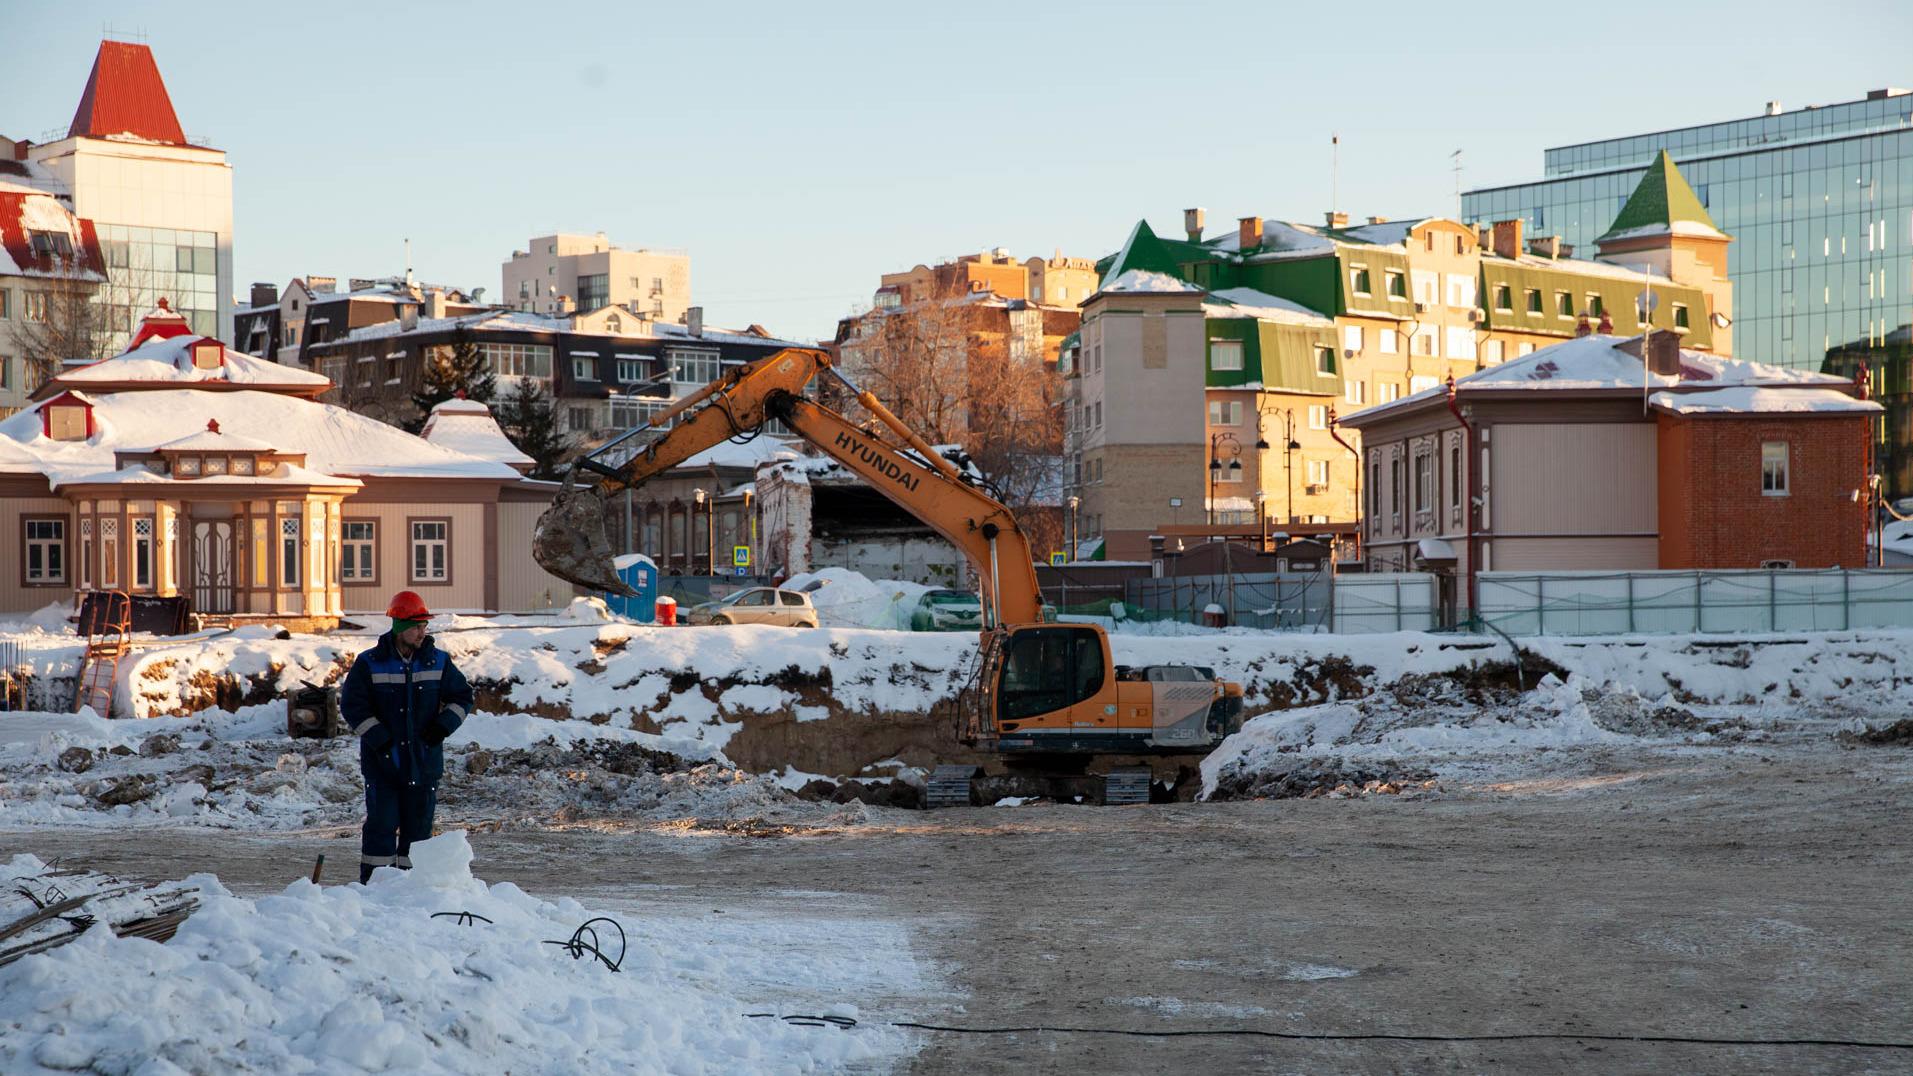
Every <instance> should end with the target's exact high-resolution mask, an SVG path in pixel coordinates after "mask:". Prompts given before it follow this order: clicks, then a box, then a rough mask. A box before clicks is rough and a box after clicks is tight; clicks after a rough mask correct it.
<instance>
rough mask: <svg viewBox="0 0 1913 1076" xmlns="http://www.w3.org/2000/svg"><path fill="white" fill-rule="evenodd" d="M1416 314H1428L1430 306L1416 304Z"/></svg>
mask: <svg viewBox="0 0 1913 1076" xmlns="http://www.w3.org/2000/svg"><path fill="white" fill-rule="evenodd" d="M1415 313H1417V314H1426V313H1428V304H1427V303H1416V304H1415Z"/></svg>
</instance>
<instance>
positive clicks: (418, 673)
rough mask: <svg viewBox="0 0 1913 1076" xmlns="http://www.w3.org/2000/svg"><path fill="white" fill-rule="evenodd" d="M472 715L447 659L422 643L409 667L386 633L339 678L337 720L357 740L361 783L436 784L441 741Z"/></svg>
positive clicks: (466, 689) (466, 690) (464, 687)
mask: <svg viewBox="0 0 1913 1076" xmlns="http://www.w3.org/2000/svg"><path fill="white" fill-rule="evenodd" d="M471 708H472V686H471V685H470V684H469V683H466V681H465V675H464V674H463V673H461V672H459V671H458V666H456V665H453V664H452V659H451V656H450V655H449V654H447V653H445V652H444V651H443V650H440V649H439V648H438V647H436V646H434V645H432V637H431V636H429V635H427V636H426V637H425V640H424V641H423V642H421V643H420V644H419V647H418V649H417V650H415V651H413V652H412V658H411V660H410V661H407V660H405V659H404V658H401V657H400V656H399V652H398V647H397V645H396V644H395V643H393V641H392V633H391V632H386V633H385V634H384V635H381V636H379V643H378V645H377V646H375V647H373V648H372V649H370V650H367V651H366V652H365V653H363V654H360V655H359V657H358V660H357V661H354V662H353V663H352V668H351V670H350V671H349V672H347V673H346V674H345V687H344V689H343V690H342V691H341V692H340V694H339V712H340V714H341V715H343V716H344V718H345V723H346V724H347V725H348V726H349V727H350V728H351V729H352V731H353V732H354V733H355V734H356V735H357V736H358V737H359V767H360V769H361V770H363V771H364V772H365V775H366V777H367V778H368V779H371V778H378V779H382V780H388V781H389V780H398V781H400V782H402V783H404V784H408V785H421V784H423V785H429V784H437V783H438V779H439V778H440V777H443V776H444V775H445V751H444V748H443V747H442V744H443V743H444V741H445V737H447V736H450V735H451V734H452V733H454V732H457V731H458V726H459V725H461V724H463V723H464V721H465V715H466V714H468V713H470V712H471Z"/></svg>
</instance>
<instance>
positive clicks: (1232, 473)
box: [1209, 460, 1246, 486]
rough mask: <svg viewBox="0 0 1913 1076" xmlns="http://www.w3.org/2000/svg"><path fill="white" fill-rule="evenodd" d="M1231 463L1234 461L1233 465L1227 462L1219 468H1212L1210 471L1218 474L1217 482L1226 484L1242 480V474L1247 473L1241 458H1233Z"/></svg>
mask: <svg viewBox="0 0 1913 1076" xmlns="http://www.w3.org/2000/svg"><path fill="white" fill-rule="evenodd" d="M1230 463H1233V464H1234V466H1233V467H1232V466H1230V465H1229V463H1225V464H1223V465H1222V466H1221V467H1219V468H1211V469H1210V472H1209V473H1210V474H1213V475H1215V476H1216V481H1217V482H1220V483H1221V484H1223V485H1225V486H1226V485H1231V484H1233V483H1236V482H1240V481H1242V476H1243V475H1244V474H1245V473H1246V472H1245V471H1244V470H1243V467H1242V461H1241V460H1231V461H1230Z"/></svg>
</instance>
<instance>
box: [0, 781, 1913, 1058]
mask: <svg viewBox="0 0 1913 1076" xmlns="http://www.w3.org/2000/svg"><path fill="white" fill-rule="evenodd" d="M1910 774H1913V750H1909V749H1908V748H1907V747H1904V746H1886V747H1840V746H1832V745H1828V746H1824V747H1817V748H1811V749H1802V748H1798V747H1796V748H1793V749H1790V750H1785V751H1775V752H1772V753H1763V752H1762V751H1761V750H1760V749H1757V748H1740V749H1736V750H1730V751H1721V752H1719V753H1714V752H1706V751H1701V752H1696V751H1692V750H1680V751H1660V750H1656V749H1653V748H1649V747H1643V748H1617V749H1613V750H1608V749H1604V748H1596V749H1590V750H1588V751H1586V752H1585V754H1584V755H1583V756H1582V757H1581V758H1579V759H1578V760H1577V762H1576V764H1575V765H1573V766H1569V767H1559V766H1557V767H1555V768H1554V769H1553V770H1551V771H1550V772H1549V773H1548V774H1547V775H1546V776H1544V777H1539V778H1536V779H1534V780H1529V781H1517V782H1513V783H1500V784H1487V783H1478V784H1468V783H1458V782H1453V781H1446V780H1445V781H1444V782H1443V786H1442V790H1441V792H1440V793H1438V794H1429V795H1422V796H1392V795H1372V796H1358V797H1354V798H1312V799H1284V800H1255V801H1239V802H1219V803H1179V804H1167V805H1153V806H1137V807H1123V808H1096V807H1080V806H1073V805H1055V804H1032V805H1027V806H1022V807H1017V808H1007V809H1006V808H1002V807H994V808H988V807H985V808H966V809H953V810H944V811H935V812H923V811H907V810H897V809H889V808H871V809H868V810H867V811H866V812H865V813H864V814H863V815H862V816H861V817H860V818H859V819H858V820H856V821H855V822H854V823H846V824H845V825H843V826H840V827H839V826H833V825H831V824H829V823H828V822H827V821H826V822H824V823H822V824H818V825H810V826H799V827H779V826H763V827H755V828H754V827H749V826H736V825H705V824H700V823H698V822H696V821H692V820H685V821H680V822H674V823H660V822H657V821H655V820H646V821H644V822H642V823H621V822H619V821H617V820H615V819H593V818H589V817H585V818H579V819H577V820H575V821H571V822H566V823H563V824H560V825H554V826H552V827H549V828H544V829H532V828H510V829H505V830H501V831H495V832H486V831H484V830H483V829H480V830H478V831H475V832H474V833H473V834H472V843H473V846H474V847H475V849H476V853H477V859H476V862H475V863H474V864H473V872H474V873H475V874H476V875H478V876H479V877H482V878H485V879H487V880H490V881H512V882H515V883H517V884H519V885H521V886H523V887H524V888H525V889H526V890H528V891H530V892H532V893H534V894H536V895H539V896H544V897H557V896H560V895H569V896H573V897H576V898H577V899H578V900H579V901H581V902H582V903H583V904H584V905H585V906H587V907H591V908H605V909H613V910H614V914H615V909H617V908H620V907H624V908H638V907H646V908H652V909H656V910H661V911H670V912H673V913H676V914H696V915H730V916H747V917H757V918H760V919H762V920H764V921H766V922H777V923H780V924H787V929H786V930H785V931H784V936H785V937H787V938H788V939H789V944H792V945H797V946H801V945H803V944H804V942H803V934H804V923H805V920H806V919H808V918H817V919H821V918H824V917H830V918H836V919H842V918H844V917H846V916H849V917H875V918H882V919H886V920H890V921H892V922H894V923H896V924H898V925H899V926H901V927H903V929H904V932H905V934H906V935H907V936H908V937H910V938H911V939H913V941H912V944H913V946H914V947H915V948H916V949H917V953H916V956H917V958H918V959H919V960H920V961H923V962H925V963H926V964H927V965H929V966H930V967H932V968H934V969H935V971H936V974H937V979H938V981H939V982H940V983H941V984H942V986H941V987H939V988H938V989H939V990H940V991H944V992H938V993H933V994H931V995H930V996H922V995H921V991H918V996H912V995H910V994H898V993H895V992H886V991H885V990H884V989H883V984H881V983H873V984H871V987H870V990H869V992H868V993H867V994H866V995H865V997H864V998H863V999H860V1001H861V1003H860V1013H861V1017H862V1019H863V1020H864V1021H866V1022H871V1021H886V1020H914V1021H918V1022H922V1023H930V1024H946V1025H955V1026H963V1027H970V1028H1000V1027H1029V1026H1037V1025H1041V1026H1049V1027H1073V1028H1096V1029H1108V1030H1127V1031H1147V1032H1163V1031H1172V1032H1191V1031H1208V1030H1222V1029H1261V1030H1267V1031H1280V1032H1295V1033H1343V1034H1352V1033H1386V1034H1404V1035H1437V1036H1445V1035H1505V1034H1527V1033H1537V1032H1561V1033H1565V1034H1567V1035H1570V1036H1572V1035H1575V1034H1583V1035H1593V1034H1622V1035H1626V1034H1648V1035H1666V1036H1682V1037H1695V1038H1731V1039H1743V1038H1786V1039H1799V1038H1813V1039H1866V1040H1901V1041H1905V1040H1909V1039H1913V1034H1910V1033H1909V1032H1908V1030H1907V1029H1908V1028H1910V1027H1913V925H1909V916H1908V915H1907V908H1908V907H1909V906H1913V872H1910V871H1909V867H1910V866H1913V864H1910V863H1909V859H1910V858H1913V855H1910V853H1909V842H1908V840H1907V818H1908V817H1909V809H1910V808H1913V780H1909V775H1910ZM459 817H460V815H459V805H458V804H457V803H456V802H450V801H448V802H446V803H445V804H444V805H443V807H442V808H441V816H440V819H441V826H444V825H456V824H457V823H458V821H459ZM0 848H4V849H6V850H8V851H10V852H11V851H31V852H33V853H35V854H37V855H39V856H41V857H42V858H44V859H48V860H53V859H55V858H56V857H57V858H60V859H62V860H65V861H67V862H71V863H75V864H83V865H85V866H88V867H91V868H94V869H97V870H103V871H109V872H113V873H116V874H119V875H121V876H123V877H128V878H137V879H153V880H159V879H173V878H180V877H183V876H185V875H188V874H191V873H194V872H199V871H212V872H216V873H217V874H218V875H219V877H220V878H221V880H222V881H223V882H224V883H225V884H226V885H227V886H228V887H230V888H232V889H233V890H234V891H236V892H239V893H241V894H263V893H268V892H274V891H277V890H278V889H280V888H281V887H283V886H284V885H285V884H286V883H287V882H289V881H291V880H292V879H293V878H295V877H297V876H299V875H302V874H304V873H306V872H308V871H309V870H310V869H311V865H312V862H313V858H314V856H316V855H318V854H320V853H324V854H325V855H326V856H327V859H328V864H329V865H328V870H327V874H328V880H329V881H335V882H342V881H345V880H346V879H347V878H348V877H349V876H351V875H352V873H353V872H354V869H355V867H354V864H355V860H356V858H357V855H356V853H357V834H356V831H354V830H349V829H339V828H335V829H328V830H302V831H294V832H278V833H253V832H236V831H231V830H208V829H170V828H150V827H143V828H140V829H138V830H136V831H123V832H112V831H109V830H102V829H98V828H89V829H79V828H58V827H51V828H36V829H32V830H15V831H0ZM945 988H947V990H946V989H945ZM785 1000H788V999H785ZM831 1000H832V999H828V998H819V999H816V1002H817V1004H818V1005H819V1006H820V1007H821V1006H823V1005H826V1004H828V1003H829V1002H830V1001H831ZM816 1033H817V1034H820V1035H823V1034H856V1033H857V1032H855V1031H850V1032H843V1031H838V1030H835V1029H832V1028H819V1029H817V1032H816ZM922 1043H923V1046H922V1049H921V1050H920V1051H919V1052H918V1054H917V1055H916V1056H915V1058H914V1059H913V1060H910V1061H907V1062H905V1064H904V1068H905V1069H906V1070H907V1071H912V1072H920V1073H970V1072H985V1071H1002V1072H1089V1071H1096V1072H1195V1071H1215V1072H1228V1071H1258V1072H1310V1071H1342V1072H1401V1071H1480V1070H1485V1069H1502V1070H1506V1071H1526V1072H1544V1071H1561V1070H1565V1069H1575V1070H1583V1071H1602V1072H1662V1071H1687V1072H1697V1073H1729V1072H1732V1073H1741V1072H1750V1071H1762V1072H1768V1071H1771V1072H1842V1073H1846V1072H1866V1071H1873V1072H1904V1071H1913V1050H1885V1049H1865V1048H1858V1047H1824V1046H1785V1047H1766V1046H1744V1045H1707V1044H1680V1043H1622V1042H1611V1041H1595V1040H1592V1039H1576V1038H1572V1037H1568V1038H1561V1039H1532V1040H1522V1041H1498V1042H1436V1041H1387V1040H1369V1041H1346V1040H1345V1041H1306V1040H1288V1039H1278V1038H1269V1037H1255V1036H1249V1035H1203V1036H1195V1037H1139V1036H1129V1035H1114V1034H1092V1033H1084V1032H1022V1033H1015V1034H959V1033H950V1032H926V1033H924V1035H923V1039H922Z"/></svg>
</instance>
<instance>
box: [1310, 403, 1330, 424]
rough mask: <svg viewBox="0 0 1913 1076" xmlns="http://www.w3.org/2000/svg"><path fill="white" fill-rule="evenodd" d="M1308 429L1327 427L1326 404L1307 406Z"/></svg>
mask: <svg viewBox="0 0 1913 1076" xmlns="http://www.w3.org/2000/svg"><path fill="white" fill-rule="evenodd" d="M1309 429H1311V430H1326V429H1328V405H1327V404H1311V405H1310V406H1309Z"/></svg>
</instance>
